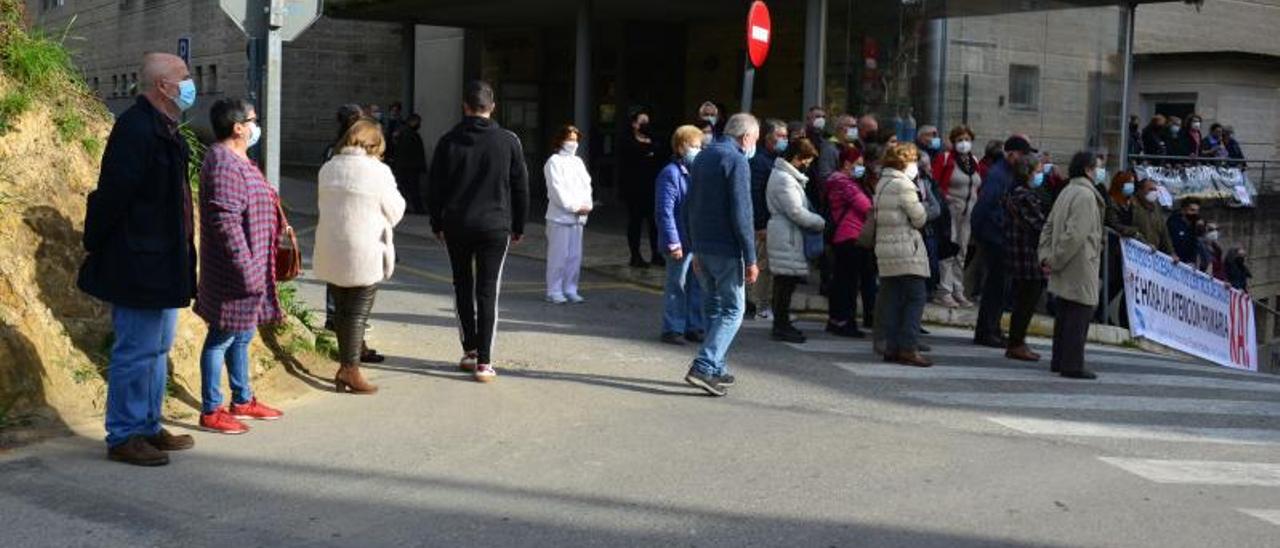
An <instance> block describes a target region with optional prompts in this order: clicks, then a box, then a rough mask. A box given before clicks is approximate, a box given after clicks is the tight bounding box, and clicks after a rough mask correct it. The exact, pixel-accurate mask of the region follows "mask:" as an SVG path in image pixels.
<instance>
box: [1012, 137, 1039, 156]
mask: <svg viewBox="0 0 1280 548" xmlns="http://www.w3.org/2000/svg"><path fill="white" fill-rule="evenodd" d="M1004 151H1005V152H1023V153H1027V152H1029V153H1031V154H1039V153H1040V151H1039V150H1036V149H1035V147H1032V146H1031V141H1028V140H1027V138H1026V137H1023V136H1021V135H1012V136H1010V137H1009V138H1008V139H1005V141H1004Z"/></svg>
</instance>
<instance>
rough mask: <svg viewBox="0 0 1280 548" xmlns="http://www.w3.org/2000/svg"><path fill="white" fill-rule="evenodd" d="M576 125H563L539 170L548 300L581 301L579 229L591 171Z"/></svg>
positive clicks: (584, 214) (584, 219) (582, 224)
mask: <svg viewBox="0 0 1280 548" xmlns="http://www.w3.org/2000/svg"><path fill="white" fill-rule="evenodd" d="M579 137H581V133H580V132H579V131H578V128H576V127H573V126H565V127H563V128H561V129H560V131H559V132H558V133H557V134H556V139H555V141H554V142H553V143H552V149H553V150H554V151H555V153H553V154H552V155H551V157H550V158H548V159H547V164H546V165H545V166H543V168H542V173H543V175H544V176H545V177H546V181H547V217H546V218H547V302H550V303H553V304H564V303H567V302H569V303H575V304H576V303H581V302H583V298H582V295H580V294H578V277H579V274H580V272H581V270H582V230H583V227H585V226H586V225H587V214H589V213H591V206H592V205H593V202H592V199H591V174H590V173H587V166H586V164H584V163H583V162H582V158H579V157H578V138H579Z"/></svg>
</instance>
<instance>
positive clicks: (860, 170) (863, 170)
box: [853, 166, 867, 179]
mask: <svg viewBox="0 0 1280 548" xmlns="http://www.w3.org/2000/svg"><path fill="white" fill-rule="evenodd" d="M866 174H867V166H853V178H854V179H861V178H862V177H863V176H864V175H866Z"/></svg>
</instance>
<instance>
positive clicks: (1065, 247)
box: [1040, 177, 1104, 306]
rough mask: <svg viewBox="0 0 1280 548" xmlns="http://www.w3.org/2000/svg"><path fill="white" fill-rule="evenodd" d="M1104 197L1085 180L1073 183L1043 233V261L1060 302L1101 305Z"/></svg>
mask: <svg viewBox="0 0 1280 548" xmlns="http://www.w3.org/2000/svg"><path fill="white" fill-rule="evenodd" d="M1103 207H1104V205H1103V203H1102V195H1101V194H1098V191H1097V189H1095V188H1093V183H1091V182H1090V181H1089V179H1086V178H1084V177H1077V178H1075V179H1072V180H1071V182H1070V183H1068V184H1067V186H1066V188H1064V189H1062V194H1059V195H1058V200H1057V201H1055V202H1054V203H1053V210H1052V211H1050V212H1049V221H1048V222H1047V223H1046V224H1045V225H1044V231H1043V232H1041V233H1040V260H1041V261H1044V262H1046V263H1048V265H1049V292H1050V293H1053V294H1054V295H1056V296H1057V297H1058V298H1059V299H1066V300H1068V301H1071V302H1073V303H1078V304H1084V305H1090V306H1092V305H1096V304H1098V286H1099V285H1100V283H1099V278H1100V273H1101V268H1102V209H1103Z"/></svg>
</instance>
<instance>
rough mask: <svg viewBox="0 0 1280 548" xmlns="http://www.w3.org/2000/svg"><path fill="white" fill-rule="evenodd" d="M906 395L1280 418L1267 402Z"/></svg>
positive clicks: (950, 401) (948, 401)
mask: <svg viewBox="0 0 1280 548" xmlns="http://www.w3.org/2000/svg"><path fill="white" fill-rule="evenodd" d="M905 395H906V396H908V397H911V398H915V399H918V400H924V401H927V402H930V403H937V404H942V405H966V406H974V407H1005V408H1008V407H1021V408H1031V409H1069V410H1077V411H1078V410H1098V411H1142V412H1148V413H1190V414H1200V415H1257V416H1267V417H1270V416H1276V415H1278V414H1280V403H1272V402H1266V401H1233V400H1209V399H1192V398H1157V397H1146V396H1111V395H1100V394H1044V393H998V392H906V393H905Z"/></svg>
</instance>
